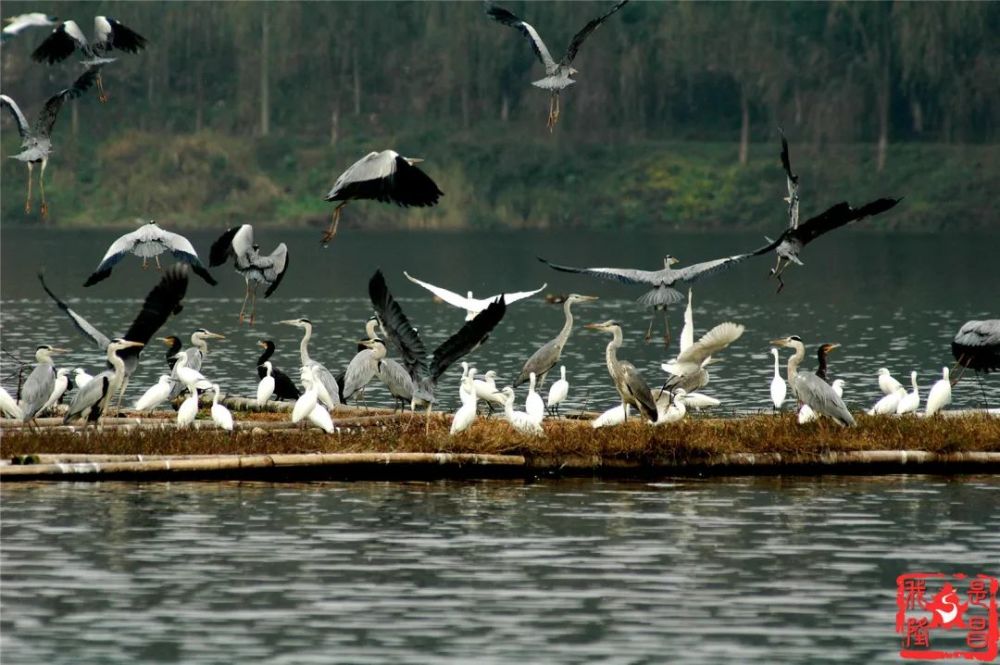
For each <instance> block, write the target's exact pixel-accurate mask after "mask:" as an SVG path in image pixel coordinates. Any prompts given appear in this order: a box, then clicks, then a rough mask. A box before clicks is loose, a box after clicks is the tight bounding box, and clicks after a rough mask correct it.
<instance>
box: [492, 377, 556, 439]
mask: <svg viewBox="0 0 1000 665" xmlns="http://www.w3.org/2000/svg"><path fill="white" fill-rule="evenodd" d="M501 392H503V395H504V398H505V399H504V416H505V417H506V418H507V422H509V423H510V424H511V426H512V427H513V428H514V429H516V430H517V431H518V432H520V433H521V434H528V435H530V436H544V435H545V430H543V429H542V422H541V420H536V419H535V418H533V417H532V416H530V415H528V414H527V413H526V412H524V411H515V410H514V389H513V388H511V387H510V386H507V387H506V388H504V389H503V391H501Z"/></svg>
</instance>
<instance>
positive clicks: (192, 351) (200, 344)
mask: <svg viewBox="0 0 1000 665" xmlns="http://www.w3.org/2000/svg"><path fill="white" fill-rule="evenodd" d="M210 339H226V336H225V335H220V334H219V333H215V332H212V331H210V330H206V329H205V328H198V329H197V330H195V331H194V332H193V333H191V346H189V347H188V348H186V349H184V350H183V351H181V352H180V353H179V354H177V355H176V356H174V357H175V358H176V359H177V362H176V363H175V364H174V366H173V370H172V374H171V378H172V379H174V388H173V390H172V391H171V392H170V399H175V398H176V397H177V396H178V395H180V394H181V393H183V392H184V389H185V387H186V385H185V382H184V380H183V379H181V378H180V375H179V374H178V370H179V368H180V366H183V367H186V368H188V369H192V370H195V371H197V372H200V371H201V367H202V365H203V364H204V362H205V358H206V357H207V356H208V340H210ZM181 358H183V359H184V360H183V365H181V362H182V361H181Z"/></svg>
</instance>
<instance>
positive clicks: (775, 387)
mask: <svg viewBox="0 0 1000 665" xmlns="http://www.w3.org/2000/svg"><path fill="white" fill-rule="evenodd" d="M771 355H772V356H774V378H772V379H771V404H773V405H774V410H775V411H777V410H778V409H780V408H781V405H782V404H784V403H785V395H787V394H788V384H787V383H785V380H784V379H783V378H781V373H780V372H779V371H778V349H771Z"/></svg>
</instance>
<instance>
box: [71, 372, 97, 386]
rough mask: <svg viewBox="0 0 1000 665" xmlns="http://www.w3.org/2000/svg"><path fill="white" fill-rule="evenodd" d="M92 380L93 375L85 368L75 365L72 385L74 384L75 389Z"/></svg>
mask: <svg viewBox="0 0 1000 665" xmlns="http://www.w3.org/2000/svg"><path fill="white" fill-rule="evenodd" d="M93 380H94V377H92V376H91V375H90V374H88V373H87V370H85V369H83V368H82V367H77V368H75V369H74V370H73V385H74V386H76V389H77V390H80V389H81V388H83V387H84V386H85V385H87V384H88V383H90V382H91V381H93Z"/></svg>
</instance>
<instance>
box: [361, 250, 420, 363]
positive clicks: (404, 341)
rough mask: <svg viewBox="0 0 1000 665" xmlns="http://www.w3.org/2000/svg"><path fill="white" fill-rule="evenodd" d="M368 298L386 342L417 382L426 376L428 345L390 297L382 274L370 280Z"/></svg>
mask: <svg viewBox="0 0 1000 665" xmlns="http://www.w3.org/2000/svg"><path fill="white" fill-rule="evenodd" d="M368 297H369V298H370V299H371V301H372V306H373V307H374V308H375V313H376V314H377V315H378V318H379V321H380V322H381V324H382V327H383V330H384V331H385V334H386V337H387V338H388V339H387V340H386V341H387V342H389V343H390V344H391V345H392V346H393V348H395V349H396V351H397V352H398V353H399V355H401V356H402V357H403V365H404V366H405V367H406V371H407V372H409V373H410V377H411V378H413V379H414V380H416V378H417V377H418V376H421V375H424V374H426V372H427V349H426V347H424V342H423V340H421V339H420V335H418V334H417V331H416V330H414V328H413V326H412V325H410V320H409V319H408V318H406V314H404V313H403V309H402V308H401V307H400V306H399V303H397V302H396V299H395V298H393V297H392V294H391V293H389V287H388V286H387V285H386V283H385V277H384V276H383V275H382V271H381V270H376V271H375V274H374V275H372V278H371V279H370V280H368Z"/></svg>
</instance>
